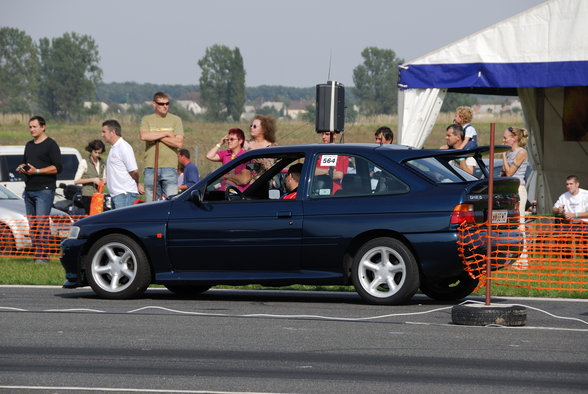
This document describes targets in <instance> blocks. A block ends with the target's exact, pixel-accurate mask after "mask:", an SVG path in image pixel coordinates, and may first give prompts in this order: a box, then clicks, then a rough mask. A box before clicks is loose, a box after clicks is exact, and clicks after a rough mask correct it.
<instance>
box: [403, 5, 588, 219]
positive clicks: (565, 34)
mask: <svg viewBox="0 0 588 394" xmlns="http://www.w3.org/2000/svg"><path fill="white" fill-rule="evenodd" d="M398 87H399V89H400V90H399V102H398V114H399V119H398V128H399V143H400V144H403V145H409V146H414V147H418V148H421V147H422V146H423V145H424V143H425V140H426V139H427V137H428V136H429V134H430V133H431V130H432V128H433V126H434V124H435V119H436V118H437V115H438V114H439V110H440V109H441V105H442V103H443V99H444V98H445V94H446V93H447V92H448V91H449V92H463V93H471V94H499V95H515V96H516V95H518V96H519V98H520V100H521V104H522V107H523V114H524V119H525V127H526V128H527V129H528V130H529V131H530V134H531V137H530V139H529V144H528V146H527V148H528V149H527V150H528V152H529V160H530V164H531V166H532V168H533V169H534V172H533V175H532V176H531V179H530V180H528V188H529V198H531V199H533V198H534V199H537V201H538V204H539V208H540V210H541V211H542V212H548V211H550V210H551V206H552V205H553V203H554V201H555V200H556V199H557V197H558V196H559V194H561V193H563V192H565V191H566V190H565V185H564V184H565V178H566V176H568V175H570V174H575V175H578V176H579V177H580V182H581V187H583V188H587V189H588V1H585V0H549V1H546V2H545V3H541V4H539V5H537V6H536V7H533V8H530V9H528V10H526V11H524V12H521V13H520V14H517V15H515V16H512V17H510V18H508V19H506V20H504V21H501V22H499V23H496V24H495V25H492V26H490V27H488V28H486V29H483V30H481V31H479V32H477V33H474V34H472V35H470V36H468V37H465V38H463V39H461V40H458V41H456V42H454V43H451V44H449V45H447V46H445V47H443V48H440V49H438V50H436V51H433V52H431V53H429V54H426V55H424V56H422V57H419V58H417V59H414V60H412V61H409V62H407V63H405V64H402V65H400V66H399V79H398ZM502 132H503V130H497V131H496V134H497V137H496V139H497V141H496V142H498V143H501V139H502V138H501V136H502ZM484 143H486V142H484Z"/></svg>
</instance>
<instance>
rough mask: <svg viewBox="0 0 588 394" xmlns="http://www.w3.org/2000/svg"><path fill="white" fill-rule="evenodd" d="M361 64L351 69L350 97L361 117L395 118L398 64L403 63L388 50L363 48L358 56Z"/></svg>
mask: <svg viewBox="0 0 588 394" xmlns="http://www.w3.org/2000/svg"><path fill="white" fill-rule="evenodd" d="M361 56H362V57H363V59H364V61H363V64H360V65H359V66H357V67H355V68H354V69H353V83H354V84H355V88H354V89H353V93H354V94H355V96H356V99H357V104H358V106H359V109H360V112H361V113H362V114H364V115H375V114H394V113H396V112H397V105H398V88H397V86H396V81H397V79H398V73H397V69H398V64H399V63H402V62H404V60H402V59H399V58H397V57H396V54H395V53H394V51H393V50H391V49H380V48H376V47H368V48H365V49H364V50H363V51H362V52H361Z"/></svg>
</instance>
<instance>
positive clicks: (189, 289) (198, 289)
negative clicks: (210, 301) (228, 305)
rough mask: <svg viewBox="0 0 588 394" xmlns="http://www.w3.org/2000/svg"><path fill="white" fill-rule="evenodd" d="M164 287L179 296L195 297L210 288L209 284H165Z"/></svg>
mask: <svg viewBox="0 0 588 394" xmlns="http://www.w3.org/2000/svg"><path fill="white" fill-rule="evenodd" d="M165 287H166V288H167V289H168V290H169V291H171V292H173V293H175V294H177V295H179V296H180V297H195V296H197V295H200V294H202V293H204V292H205V291H207V290H208V289H210V286H192V285H165Z"/></svg>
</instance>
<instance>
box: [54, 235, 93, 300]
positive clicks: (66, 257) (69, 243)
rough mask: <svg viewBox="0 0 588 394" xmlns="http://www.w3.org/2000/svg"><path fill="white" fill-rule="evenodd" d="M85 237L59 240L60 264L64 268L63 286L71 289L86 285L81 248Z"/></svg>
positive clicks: (82, 248)
mask: <svg viewBox="0 0 588 394" xmlns="http://www.w3.org/2000/svg"><path fill="white" fill-rule="evenodd" d="M85 243H86V240H85V239H64V240H63V241H61V257H60V258H59V260H60V261H61V265H62V266H63V269H64V270H65V283H64V284H63V287H65V288H68V289H73V288H76V287H82V286H86V285H87V283H86V281H85V278H84V276H83V267H82V264H83V253H82V252H83V250H84V245H85Z"/></svg>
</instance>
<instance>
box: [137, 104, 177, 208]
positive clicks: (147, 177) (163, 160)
mask: <svg viewBox="0 0 588 394" xmlns="http://www.w3.org/2000/svg"><path fill="white" fill-rule="evenodd" d="M153 108H154V109H155V113H154V114H151V115H147V116H144V117H143V119H142V120H141V127H140V131H139V133H140V136H141V140H142V141H145V155H144V158H143V160H144V162H145V171H144V173H143V177H144V180H143V181H144V183H145V200H146V201H153V188H154V187H155V188H156V193H155V194H156V196H155V199H156V200H160V199H161V198H162V193H163V195H165V196H171V195H174V194H177V192H178V173H177V167H178V154H177V151H178V149H181V148H182V147H183V145H184V126H183V124H182V119H180V117H178V116H176V115H174V114H170V113H168V110H169V97H168V95H167V94H165V93H163V92H156V93H155V94H154V95H153ZM156 145H159V146H158V147H157V149H156ZM156 150H158V151H159V154H158V156H157V185H155V186H154V181H155V164H156V163H155V151H156Z"/></svg>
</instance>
